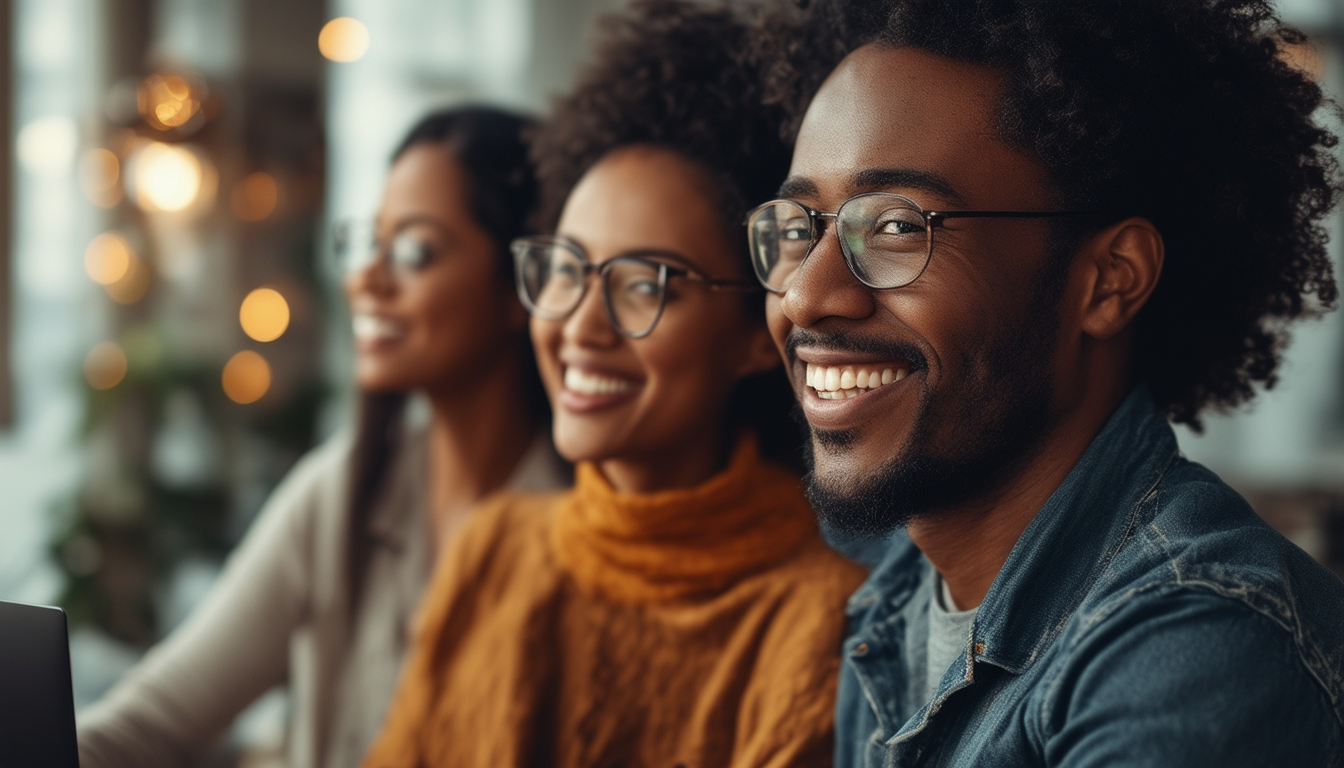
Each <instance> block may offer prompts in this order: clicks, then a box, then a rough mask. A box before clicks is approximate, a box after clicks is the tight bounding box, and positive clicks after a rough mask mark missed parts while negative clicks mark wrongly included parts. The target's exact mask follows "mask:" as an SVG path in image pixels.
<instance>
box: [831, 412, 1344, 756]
mask: <svg viewBox="0 0 1344 768" xmlns="http://www.w3.org/2000/svg"><path fill="white" fill-rule="evenodd" d="M932 576H933V569H932V567H931V566H930V565H929V562H928V560H926V559H925V558H924V556H923V554H921V553H920V551H919V550H918V549H917V548H915V546H914V545H913V544H912V543H911V542H910V539H909V537H907V536H905V535H904V534H898V535H896V536H895V537H894V538H893V539H892V540H891V543H890V546H889V548H888V552H887V556H886V557H885V559H884V560H883V561H882V563H881V565H879V566H878V568H877V569H875V570H874V571H873V573H872V574H871V576H870V577H869V579H868V581H867V582H866V583H865V584H864V585H863V586H862V587H861V588H860V589H859V591H858V592H856V593H855V594H854V596H853V597H852V598H851V599H850V602H849V606H848V609H847V610H848V612H849V617H850V622H851V628H852V630H853V634H852V635H851V636H850V637H849V639H848V640H846V641H845V644H844V648H843V653H844V664H843V669H842V672H841V678H840V691H839V700H838V702H837V710H836V766H837V767H838V768H860V767H863V768H876V767H877V766H977V767H992V766H1028V765H1034V766H1047V765H1048V766H1140V765H1143V766H1164V767H1167V766H1220V767H1223V766H1241V765H1245V766H1331V765H1337V764H1339V763H1340V759H1341V758H1340V755H1341V733H1342V731H1341V724H1342V723H1344V584H1341V582H1340V580H1339V579H1338V578H1337V577H1336V576H1335V575H1333V574H1332V573H1330V572H1329V571H1327V570H1326V569H1324V568H1322V567H1321V566H1320V565H1318V564H1317V563H1315V562H1314V561H1312V560H1311V558H1310V557H1308V556H1307V555H1306V554H1305V553H1303V552H1302V551H1301V550H1300V549H1298V548H1297V547H1295V546H1294V545H1292V544H1291V543H1289V542H1288V541H1287V540H1286V539H1284V538H1283V537H1282V536H1280V535H1279V534H1278V533H1276V532H1275V531H1274V530H1273V529H1271V528H1270V527H1268V526H1267V525H1265V524H1264V523H1263V522H1262V521H1261V520H1260V518H1259V517H1257V516H1256V514H1255V513H1254V512H1253V511H1252V510H1251V509H1250V507H1249V506H1248V505H1247V504H1246V502H1245V501H1244V500H1242V498H1241V497H1240V496H1238V495H1237V494H1236V493H1235V492H1234V491H1232V490H1231V489H1230V488H1228V487H1227V486H1226V485H1224V484H1223V483H1222V482H1221V481H1220V480H1219V479H1218V478H1217V477H1216V476H1215V475H1213V474H1212V473H1211V472H1209V471H1208V470H1206V469H1204V468H1203V467H1201V466H1199V465H1197V464H1193V463H1191V462H1189V461H1186V460H1185V459H1184V458H1183V457H1182V456H1181V455H1180V453H1179V451H1178V450H1177V447H1176V439H1175V435H1174V434H1173V433H1172V431H1171V428H1170V427H1169V426H1168V425H1167V423H1166V421H1165V419H1164V418H1163V417H1162V416H1161V414H1160V413H1159V412H1158V411H1157V409H1156V407H1155V406H1154V404H1153V400H1152V397H1151V395H1150V394H1149V392H1148V390H1147V388H1146V387H1142V386H1141V387H1139V388H1137V389H1136V390H1135V391H1134V392H1133V393H1131V394H1130V396H1129V397H1128V398H1127V399H1126V400H1125V401H1124V403H1123V404H1122V405H1121V406H1120V407H1119V408H1118V409H1117V410H1116V412H1115V413H1114V414H1113V415H1112V416H1111V418H1110V420H1109V421H1108V423H1107V424H1106V426H1105V428H1104V429H1103V430H1102V431H1101V433H1100V434H1099V435H1098V436H1097V437H1096V439H1095V440H1093V442H1092V444H1091V446H1089V447H1088V449H1087V451H1086V453H1084V455H1083V457H1082V459H1081V460H1080V461H1079V462H1078V464H1077V466H1075V467H1074V468H1073V470H1072V471H1071V472H1070V473H1069V475H1068V477H1067V478H1066V479H1065V480H1064V482H1063V484H1061V485H1060V487H1059V488H1058V489H1056V491H1055V492H1054V494H1053V495H1052V496H1051V497H1050V499H1049V500H1048V501H1047V502H1046V504H1045V506H1044V507H1042V508H1041V510H1040V512H1039V513H1037V515H1036V517H1035V518H1034V519H1033V520H1032V522H1031V523H1030V524H1029V525H1028V526H1027V529H1026V530H1025V531H1024V532H1023V534H1022V537H1021V538H1020V539H1019V540H1018V542H1017V544H1016V545H1015V546H1014V547H1013V550H1012V552H1011V553H1010V554H1009V556H1008V559H1007V561H1006V562H1005V563H1004V565H1003V570H1002V571H1000V572H999V575H998V577H997V578H996V579H995V580H994V583H993V585H992V586H991V587H990V590H989V593H988V594H987V595H986V596H985V599H984V602H982V603H981V605H980V608H979V611H978V613H977V614H976V617H975V622H974V624H973V626H972V629H971V635H970V637H969V638H968V641H967V644H966V649H965V654H964V655H963V656H962V657H961V658H959V659H958V660H957V661H956V662H954V663H953V664H952V666H951V667H950V668H949V669H948V670H947V672H946V674H945V675H943V678H942V682H941V683H940V684H939V685H938V688H937V691H936V692H935V693H934V695H933V698H932V699H931V700H929V699H926V698H925V697H924V696H923V695H922V694H923V692H924V691H926V690H927V688H925V687H924V686H923V680H922V677H923V675H924V672H923V670H924V666H925V661H924V648H925V643H926V639H927V635H928V608H929V600H930V598H931V595H932V591H931V590H932V584H933V581H934V579H933V578H932Z"/></svg>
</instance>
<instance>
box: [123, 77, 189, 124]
mask: <svg viewBox="0 0 1344 768" xmlns="http://www.w3.org/2000/svg"><path fill="white" fill-rule="evenodd" d="M204 91H205V87H204V86H203V85H202V84H200V83H199V82H197V81H196V80H195V78H188V77H184V76H183V75H179V74H175V73H171V72H156V73H154V74H152V75H150V76H149V77H146V78H145V79H144V80H142V81H141V82H140V85H139V87H138V88H136V106H137V107H138V108H139V110H140V115H141V116H142V117H144V118H145V122H147V123H149V124H150V125H151V126H153V127H154V128H157V129H159V130H160V131H168V130H173V129H183V128H187V129H190V128H191V127H193V126H192V125H189V124H191V123H192V122H193V120H194V119H195V118H197V116H198V115H201V107H202V106H203V103H204V100H205V99H204V96H205V94H204ZM196 122H197V124H199V122H200V121H196Z"/></svg>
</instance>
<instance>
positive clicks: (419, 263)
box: [389, 235, 434, 269]
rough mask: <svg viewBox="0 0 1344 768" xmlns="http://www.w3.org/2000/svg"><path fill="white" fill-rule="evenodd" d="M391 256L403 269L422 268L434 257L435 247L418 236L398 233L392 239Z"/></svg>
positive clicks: (393, 261)
mask: <svg viewBox="0 0 1344 768" xmlns="http://www.w3.org/2000/svg"><path fill="white" fill-rule="evenodd" d="M389 257H390V258H391V261H392V263H393V264H394V265H396V266H398V267H401V268H403V269H420V268H422V267H424V266H425V265H426V264H428V263H429V262H430V260H431V259H432V258H434V248H433V246H431V245H430V244H429V243H426V242H425V241H423V240H421V239H419V238H417V237H411V236H409V235H398V236H397V237H395V238H393V240H392V248H391V253H390V254H389Z"/></svg>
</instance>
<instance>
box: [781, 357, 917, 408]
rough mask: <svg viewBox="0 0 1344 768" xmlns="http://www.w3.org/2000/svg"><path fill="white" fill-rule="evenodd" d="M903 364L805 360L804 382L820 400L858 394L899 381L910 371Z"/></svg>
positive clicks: (841, 398) (844, 397)
mask: <svg viewBox="0 0 1344 768" xmlns="http://www.w3.org/2000/svg"><path fill="white" fill-rule="evenodd" d="M909 373H910V371H909V370H908V369H906V368H900V367H897V366H893V367H890V368H876V367H873V366H868V367H863V366H855V365H813V364H812V363H808V364H807V386H809V387H811V388H812V389H814V390H816V392H817V397H820V398H821V399H822V400H843V399H848V398H851V397H858V396H859V395H861V394H863V393H864V392H867V391H868V390H870V389H877V388H878V387H880V386H882V385H883V384H891V383H892V382H895V381H900V380H901V379H904V378H905V377H906V376H907V375H909Z"/></svg>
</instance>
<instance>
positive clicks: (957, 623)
mask: <svg viewBox="0 0 1344 768" xmlns="http://www.w3.org/2000/svg"><path fill="white" fill-rule="evenodd" d="M975 611H976V609H975V608H972V609H970V610H968V611H959V610H957V606H956V604H955V603H954V602H953V601H952V591H951V590H950V589H948V588H947V582H945V581H943V577H942V576H939V575H937V574H935V575H934V585H933V599H931V600H929V643H928V647H927V648H926V651H925V656H924V657H925V659H926V660H927V664H928V666H927V668H926V669H925V673H924V698H926V699H931V698H933V693H934V691H936V690H938V684H939V683H941V682H942V681H943V675H944V674H946V673H947V669H948V667H950V666H952V662H954V661H956V660H957V659H958V658H960V657H961V655H962V654H964V653H965V652H966V643H967V642H968V641H969V639H970V635H971V622H973V621H975Z"/></svg>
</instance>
